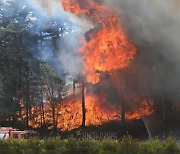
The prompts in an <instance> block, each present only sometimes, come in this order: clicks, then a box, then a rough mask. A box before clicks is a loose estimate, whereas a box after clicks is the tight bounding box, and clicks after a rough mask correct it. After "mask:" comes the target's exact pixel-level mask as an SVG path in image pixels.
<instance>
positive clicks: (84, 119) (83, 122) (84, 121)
mask: <svg viewBox="0 0 180 154" xmlns="http://www.w3.org/2000/svg"><path fill="white" fill-rule="evenodd" d="M85 125H86V107H85V95H84V79H82V125H81V126H82V127H85Z"/></svg>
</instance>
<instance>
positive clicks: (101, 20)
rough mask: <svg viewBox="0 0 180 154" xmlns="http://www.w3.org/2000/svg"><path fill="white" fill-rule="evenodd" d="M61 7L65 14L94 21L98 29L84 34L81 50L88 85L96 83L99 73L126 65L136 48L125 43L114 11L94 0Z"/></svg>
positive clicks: (68, 2) (70, 1)
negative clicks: (80, 16) (68, 12)
mask: <svg viewBox="0 0 180 154" xmlns="http://www.w3.org/2000/svg"><path fill="white" fill-rule="evenodd" d="M62 4H63V7H64V9H65V10H66V11H70V12H72V13H74V14H77V15H82V14H83V15H84V16H85V17H87V18H89V19H90V20H92V21H96V22H97V26H96V27H95V28H94V29H93V30H90V31H89V32H88V33H87V34H86V38H85V39H84V42H83V46H82V47H81V49H80V51H81V53H82V56H83V59H84V61H83V62H84V63H83V64H84V73H85V76H86V80H87V82H91V83H94V84H95V83H97V82H98V81H99V76H100V74H99V72H110V71H113V70H120V69H123V68H125V67H127V66H128V64H129V63H130V61H131V59H133V57H134V55H135V53H136V48H135V46H134V45H133V44H132V43H131V42H130V41H129V40H128V38H127V35H126V34H125V32H124V30H123V27H122V26H121V25H120V23H119V21H118V17H117V15H116V14H115V13H114V12H112V11H111V10H110V9H109V8H108V7H106V6H104V5H102V4H100V3H97V2H95V1H94V0H83V1H82V0H62Z"/></svg>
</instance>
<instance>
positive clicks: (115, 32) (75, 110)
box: [22, 0, 153, 131]
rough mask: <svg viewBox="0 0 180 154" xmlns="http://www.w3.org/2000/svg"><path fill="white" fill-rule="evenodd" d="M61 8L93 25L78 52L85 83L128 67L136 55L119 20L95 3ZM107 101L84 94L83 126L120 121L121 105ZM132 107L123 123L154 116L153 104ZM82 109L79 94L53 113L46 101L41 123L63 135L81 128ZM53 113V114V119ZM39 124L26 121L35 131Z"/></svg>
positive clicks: (82, 0)
mask: <svg viewBox="0 0 180 154" xmlns="http://www.w3.org/2000/svg"><path fill="white" fill-rule="evenodd" d="M62 5H63V7H64V10H66V11H69V12H71V13H74V14H76V15H79V16H84V17H86V18H88V19H90V20H91V21H93V23H96V26H95V28H94V29H91V30H90V31H88V32H87V33H86V34H85V37H84V38H83V42H82V44H83V45H82V47H81V48H80V49H79V51H80V53H81V55H82V58H83V68H84V69H83V71H84V76H85V80H86V82H89V83H92V84H94V85H95V84H97V83H99V82H100V75H101V73H102V72H108V73H109V74H110V75H112V76H113V73H112V72H115V71H119V70H122V69H124V68H126V67H128V66H129V64H130V62H131V61H132V59H133V58H134V55H135V54H136V47H135V46H134V45H133V43H131V42H130V40H129V39H128V37H127V35H126V33H125V31H124V29H123V26H122V25H121V24H120V23H119V20H118V16H117V15H116V14H115V13H114V12H113V11H111V10H110V9H109V8H108V7H107V6H104V5H103V4H100V3H98V2H96V1H95V0H62ZM112 86H114V85H112ZM47 100H48V99H47ZM108 101H109V100H108V99H107V96H106V94H89V93H87V91H86V92H85V108H86V120H85V124H86V126H90V125H101V124H103V123H105V122H108V121H112V120H121V116H122V106H121V103H120V102H116V103H115V104H112V103H110V102H108ZM133 103H134V104H136V105H135V106H137V107H136V108H133V109H128V108H126V109H125V117H126V120H132V119H140V118H141V117H142V116H143V115H150V114H151V113H152V112H153V111H152V105H153V101H152V100H148V102H147V100H140V99H134V102H133ZM81 106H82V99H81V97H80V94H79V95H76V96H75V95H74V96H69V97H68V98H67V100H66V101H65V102H63V103H60V105H58V106H56V108H55V109H54V110H52V104H51V102H48V101H47V102H46V103H45V106H44V117H43V118H44V121H46V122H48V123H52V121H56V125H57V127H58V128H60V129H61V130H63V131H65V130H71V129H74V128H78V127H79V126H81V124H82V107H81ZM22 107H23V106H22ZM32 113H41V107H39V108H37V107H36V108H32ZM52 113H55V114H54V116H53V117H52ZM24 117H25V116H24ZM40 123H42V116H41V115H40V114H37V115H35V117H34V118H32V120H30V121H29V124H30V125H32V126H34V127H39V125H40Z"/></svg>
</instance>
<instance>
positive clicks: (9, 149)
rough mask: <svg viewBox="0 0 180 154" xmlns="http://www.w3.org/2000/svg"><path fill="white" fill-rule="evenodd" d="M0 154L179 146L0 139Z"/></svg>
mask: <svg viewBox="0 0 180 154" xmlns="http://www.w3.org/2000/svg"><path fill="white" fill-rule="evenodd" d="M0 154H180V145H179V144H178V143H177V142H176V141H175V139H173V138H172V137H169V138H168V139H167V140H165V141H160V140H158V139H153V140H148V141H138V140H135V139H132V138H131V137H130V136H128V137H124V138H123V139H121V140H119V141H107V140H104V141H80V140H77V139H67V140H62V139H61V138H60V137H57V138H48V139H37V138H34V139H29V140H24V139H21V140H0Z"/></svg>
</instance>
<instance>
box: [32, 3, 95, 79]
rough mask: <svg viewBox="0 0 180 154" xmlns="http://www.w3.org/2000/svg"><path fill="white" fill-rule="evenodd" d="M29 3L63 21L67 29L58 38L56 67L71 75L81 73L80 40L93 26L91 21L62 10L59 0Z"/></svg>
mask: <svg viewBox="0 0 180 154" xmlns="http://www.w3.org/2000/svg"><path fill="white" fill-rule="evenodd" d="M31 4H32V5H36V6H37V7H39V8H40V9H41V10H42V11H44V13H46V14H47V15H48V16H49V17H50V18H51V17H53V16H56V17H59V18H60V19H61V22H62V23H63V22H64V27H65V29H67V31H66V33H65V34H64V35H62V36H61V39H60V40H59V48H60V49H59V55H58V57H56V61H57V62H59V64H57V65H58V67H63V69H65V70H66V71H67V72H69V73H71V74H72V75H73V76H77V75H79V74H81V73H82V63H81V61H82V60H81V59H82V57H81V55H80V53H79V48H80V46H81V41H80V40H81V39H82V38H83V36H84V34H85V33H86V32H87V31H88V30H89V29H91V28H93V27H94V25H93V23H92V22H91V21H89V20H87V19H85V18H83V17H79V16H76V15H74V14H72V13H70V12H67V11H64V9H63V6H62V4H61V1H60V0H33V1H31ZM67 21H68V22H67ZM68 29H69V30H68ZM60 65H61V66H60Z"/></svg>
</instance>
